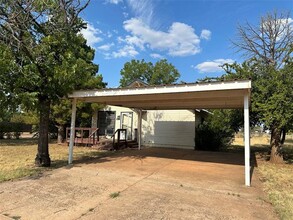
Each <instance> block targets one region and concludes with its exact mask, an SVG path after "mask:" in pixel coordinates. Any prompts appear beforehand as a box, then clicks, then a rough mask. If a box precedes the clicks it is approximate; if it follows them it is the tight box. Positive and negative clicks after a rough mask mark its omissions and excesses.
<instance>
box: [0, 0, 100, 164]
mask: <svg viewBox="0 0 293 220" xmlns="http://www.w3.org/2000/svg"><path fill="white" fill-rule="evenodd" d="M88 3H89V2H88V1H86V2H85V3H82V1H80V0H52V1H42V0H7V1H1V3H0V44H1V45H2V46H3V47H2V48H3V49H2V50H4V52H5V53H6V54H8V55H7V56H10V57H11V59H12V60H13V65H12V66H11V68H10V69H9V70H7V71H5V72H1V73H0V75H1V76H4V77H1V78H4V79H5V80H4V81H1V84H4V85H13V88H12V89H11V88H9V89H11V91H8V92H7V93H6V94H8V93H9V95H12V94H13V95H14V96H15V97H27V96H30V97H32V100H36V101H35V103H33V102H32V103H31V105H34V106H35V107H36V108H37V109H38V111H39V123H40V124H39V140H38V153H37V155H36V159H35V163H36V165H39V166H50V161H51V160H50V156H49V149H48V125H49V115H50V106H51V104H52V103H54V102H55V101H57V100H59V99H60V98H62V97H64V96H66V95H67V94H68V93H70V92H72V91H73V90H74V89H77V88H82V85H83V84H84V82H86V81H88V79H89V78H90V77H92V76H93V75H95V73H96V72H97V69H98V66H97V65H94V64H93V63H92V60H93V57H94V51H93V50H92V49H91V48H90V47H88V46H87V45H86V40H85V39H84V38H83V37H82V35H80V34H79V33H80V30H81V29H82V28H84V27H85V23H84V22H83V21H82V20H81V19H80V17H79V14H80V12H81V11H82V10H83V9H84V8H85V7H86V6H87V5H88ZM2 53H3V51H2ZM0 59H1V58H0ZM6 87H7V88H8V86H5V88H6Z"/></svg>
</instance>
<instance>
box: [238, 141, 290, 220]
mask: <svg viewBox="0 0 293 220" xmlns="http://www.w3.org/2000/svg"><path fill="white" fill-rule="evenodd" d="M269 141H270V137H269V136H268V135H260V136H253V137H252V138H251V144H252V147H251V151H252V152H255V154H256V157H257V163H258V166H257V171H258V173H259V174H260V180H261V181H262V182H263V188H264V191H265V192H266V193H267V195H268V199H269V201H270V202H271V203H272V204H273V206H274V208H275V210H276V212H277V213H278V215H279V217H280V219H284V220H287V219H288V220H291V219H292V218H293V181H292V180H293V138H292V135H291V136H288V137H287V141H286V142H285V144H284V149H283V151H284V158H285V161H286V163H285V164H271V163H270V162H268V161H267V160H268V159H269V154H268V151H269ZM233 144H234V146H235V148H238V149H241V148H242V149H243V137H241V135H240V136H236V137H235V140H234V143H233Z"/></svg>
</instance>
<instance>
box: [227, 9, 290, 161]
mask: <svg viewBox="0 0 293 220" xmlns="http://www.w3.org/2000/svg"><path fill="white" fill-rule="evenodd" d="M233 43H234V45H235V47H236V48H238V51H239V52H241V53H243V54H244V55H245V56H246V57H247V58H248V61H247V62H245V63H244V64H243V65H237V64H234V65H227V66H226V67H228V68H227V69H226V70H227V72H228V77H235V74H236V76H238V77H240V78H243V77H248V76H250V77H252V80H253V82H252V83H253V86H252V87H253V88H252V89H253V91H252V111H253V112H256V113H257V114H258V117H259V119H260V121H261V122H262V123H264V124H265V125H266V126H268V127H269V128H270V129H271V159H270V160H271V161H272V162H282V161H283V154H282V142H283V141H284V138H285V134H286V131H287V129H288V127H289V126H290V124H291V123H292V117H293V106H292V103H293V94H292V86H293V84H292V82H293V72H292V50H291V47H292V45H293V22H292V20H291V18H290V15H289V14H283V13H280V14H278V13H277V12H274V13H269V14H267V15H266V16H264V17H262V18H261V20H260V23H258V24H257V25H255V26H254V25H252V24H250V23H246V24H245V25H239V26H238V39H236V40H235V41H234V42H233ZM231 70H233V71H234V72H233V71H231ZM291 126H292V124H291ZM282 137H283V138H282Z"/></svg>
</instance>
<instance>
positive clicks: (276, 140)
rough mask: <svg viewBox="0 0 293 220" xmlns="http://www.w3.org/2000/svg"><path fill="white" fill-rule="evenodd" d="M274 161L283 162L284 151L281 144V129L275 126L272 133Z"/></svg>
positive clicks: (272, 155)
mask: <svg viewBox="0 0 293 220" xmlns="http://www.w3.org/2000/svg"><path fill="white" fill-rule="evenodd" d="M270 161H271V162H272V163H283V162H284V160H283V153H282V144H281V129H280V128H278V127H277V126H273V128H272V134H271V157H270Z"/></svg>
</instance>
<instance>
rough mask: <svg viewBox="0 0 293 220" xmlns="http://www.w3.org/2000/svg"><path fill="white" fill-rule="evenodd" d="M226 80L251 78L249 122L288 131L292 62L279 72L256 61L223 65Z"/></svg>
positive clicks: (291, 110)
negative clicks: (250, 112) (274, 126)
mask: <svg viewBox="0 0 293 220" xmlns="http://www.w3.org/2000/svg"><path fill="white" fill-rule="evenodd" d="M225 70H226V74H225V75H224V76H223V77H224V78H225V79H232V78H238V79H247V78H251V79H252V93H251V110H252V114H251V119H252V120H251V121H252V122H253V123H254V124H257V123H264V124H265V125H266V126H267V127H271V126H273V125H276V126H277V127H278V128H284V127H286V128H288V129H289V128H291V129H292V118H293V89H292V87H293V85H292V82H293V63H292V62H288V63H286V64H285V65H284V66H283V68H282V69H279V70H277V69H275V68H274V67H272V66H267V65H263V63H262V62H260V61H257V60H250V61H246V62H244V63H243V64H232V65H229V64H226V66H225Z"/></svg>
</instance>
